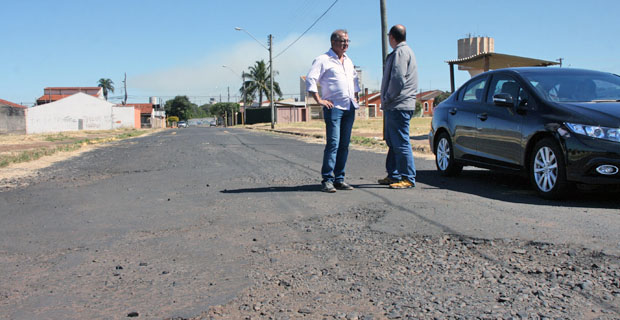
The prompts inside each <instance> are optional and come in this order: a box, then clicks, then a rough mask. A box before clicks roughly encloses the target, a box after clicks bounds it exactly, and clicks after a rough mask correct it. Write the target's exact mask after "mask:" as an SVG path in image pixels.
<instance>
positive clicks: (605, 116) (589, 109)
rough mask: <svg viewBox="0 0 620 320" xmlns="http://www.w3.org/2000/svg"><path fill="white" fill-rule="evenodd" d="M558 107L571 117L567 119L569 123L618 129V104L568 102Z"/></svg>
mask: <svg viewBox="0 0 620 320" xmlns="http://www.w3.org/2000/svg"><path fill="white" fill-rule="evenodd" d="M558 105H559V106H560V107H561V108H562V109H564V110H565V111H569V113H570V114H571V115H572V116H573V117H572V118H573V119H567V120H569V121H571V122H573V121H574V122H576V123H582V124H593V125H601V126H608V127H620V102H569V103H559V104H558ZM584 122H588V123H584Z"/></svg>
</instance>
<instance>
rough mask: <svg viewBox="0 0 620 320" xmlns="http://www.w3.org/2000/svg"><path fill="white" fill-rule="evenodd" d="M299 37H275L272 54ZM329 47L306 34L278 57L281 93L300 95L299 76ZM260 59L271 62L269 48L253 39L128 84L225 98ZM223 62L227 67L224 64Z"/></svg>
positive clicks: (165, 93) (169, 92)
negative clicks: (279, 38) (244, 72)
mask: <svg viewBox="0 0 620 320" xmlns="http://www.w3.org/2000/svg"><path fill="white" fill-rule="evenodd" d="M297 37H298V35H291V36H289V37H287V38H286V39H283V40H281V41H278V39H274V47H273V48H274V50H273V56H274V57H275V56H276V55H278V54H279V53H280V52H282V50H284V49H285V48H286V46H288V45H289V44H290V43H292V42H293V41H294V40H295V39H296V38H297ZM328 48H329V39H328V38H327V37H325V36H316V35H305V36H304V37H303V38H301V39H300V40H299V41H298V42H297V43H295V44H294V45H293V46H292V47H290V48H289V49H288V50H286V51H285V52H284V53H283V54H282V55H280V56H278V57H277V58H275V59H274V62H273V65H274V70H276V71H278V72H279V74H278V75H277V76H276V77H275V80H276V81H278V82H279V83H280V87H281V89H282V93H283V94H299V77H300V76H303V75H306V73H307V72H308V69H309V68H310V65H311V64H312V60H313V59H314V58H315V57H316V56H318V55H319V54H321V53H323V52H325V51H327V49H328ZM261 59H263V60H265V62H266V63H268V60H269V52H268V50H266V49H265V48H263V47H261V46H260V45H259V44H258V43H256V42H255V41H253V40H251V39H250V40H248V41H244V42H241V43H238V44H237V45H233V46H232V47H229V48H226V49H221V50H219V51H215V52H211V53H210V54H209V55H207V56H206V57H204V58H203V59H202V60H200V61H195V62H192V63H188V64H186V65H182V66H177V67H174V68H170V69H167V70H158V71H154V72H151V73H148V74H142V75H138V76H135V77H132V78H131V79H130V81H129V83H131V86H132V87H133V88H135V89H138V90H139V91H141V92H149V95H158V96H173V95H177V94H183V95H188V96H202V97H206V96H218V95H220V94H222V95H223V96H224V97H225V95H226V93H227V87H230V94H231V96H235V95H237V92H238V90H239V87H241V72H242V71H243V70H246V71H247V69H248V67H249V66H251V65H253V64H254V63H255V62H256V61H257V60H261ZM224 65H226V66H228V68H224V67H222V66H224ZM231 69H232V70H231ZM233 70H234V72H233Z"/></svg>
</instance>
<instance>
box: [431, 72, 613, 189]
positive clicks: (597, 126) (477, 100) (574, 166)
mask: <svg viewBox="0 0 620 320" xmlns="http://www.w3.org/2000/svg"><path fill="white" fill-rule="evenodd" d="M429 142H430V145H431V148H432V150H433V152H434V153H435V160H436V161H435V162H436V166H437V169H438V170H439V172H440V173H441V174H442V175H445V176H450V175H456V174H459V173H460V172H461V170H462V168H463V166H464V165H471V166H476V167H483V168H490V169H504V170H509V171H514V172H523V173H526V174H527V175H528V176H529V178H530V181H531V183H532V186H533V187H534V188H535V189H536V191H537V192H538V194H539V195H540V196H542V197H544V198H558V197H562V196H563V195H565V194H566V191H568V189H569V188H570V187H572V186H573V185H574V184H575V183H582V184H615V185H620V173H619V168H620V76H618V75H615V74H612V73H607V72H598V71H590V70H578V69H569V68H543V67H538V68H509V69H500V70H494V71H490V72H485V73H482V74H480V75H478V76H475V77H474V78H472V79H470V80H469V81H467V82H466V83H465V84H464V85H463V86H462V87H461V88H459V89H458V90H457V91H456V92H454V94H452V95H451V96H450V97H449V98H448V99H446V100H445V101H443V102H442V103H440V104H439V105H438V106H437V107H436V108H435V110H434V114H433V121H432V125H431V132H430V133H429Z"/></svg>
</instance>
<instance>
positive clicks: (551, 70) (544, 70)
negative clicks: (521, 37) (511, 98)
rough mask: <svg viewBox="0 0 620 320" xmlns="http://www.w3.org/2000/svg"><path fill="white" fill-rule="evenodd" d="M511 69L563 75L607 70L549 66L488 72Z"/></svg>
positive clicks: (517, 71) (515, 71) (521, 71)
mask: <svg viewBox="0 0 620 320" xmlns="http://www.w3.org/2000/svg"><path fill="white" fill-rule="evenodd" d="M502 71H511V72H514V73H517V74H524V75H525V74H560V75H561V74H565V75H569V74H570V75H578V74H601V73H606V74H609V72H602V71H596V70H587V69H577V68H549V67H519V68H505V69H497V70H493V71H491V72H490V73H495V72H502Z"/></svg>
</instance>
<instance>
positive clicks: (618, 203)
mask: <svg viewBox="0 0 620 320" xmlns="http://www.w3.org/2000/svg"><path fill="white" fill-rule="evenodd" d="M416 180H417V181H418V182H419V184H418V186H420V187H422V186H421V184H426V185H428V186H430V187H435V188H438V189H447V190H451V191H456V192H462V193H468V194H472V195H477V196H479V197H483V198H488V199H495V200H500V201H505V202H513V203H525V204H534V205H548V206H557V205H562V206H565V207H588V208H620V197H619V195H620V190H619V189H618V188H609V187H608V186H607V187H606V186H598V187H594V186H592V187H591V186H587V187H585V186H578V187H577V188H576V189H575V190H574V191H573V192H571V193H570V194H569V195H568V196H567V197H566V198H565V199H563V200H546V199H542V198H540V197H539V196H538V195H537V194H536V191H535V190H534V189H533V188H532V186H531V185H530V182H529V179H528V178H527V177H525V176H521V175H517V174H510V173H504V172H498V171H492V170H484V169H471V170H470V169H468V170H463V172H462V173H461V174H460V175H459V176H456V177H442V176H440V175H439V173H438V172H437V171H435V170H423V171H418V172H417V177H416Z"/></svg>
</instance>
